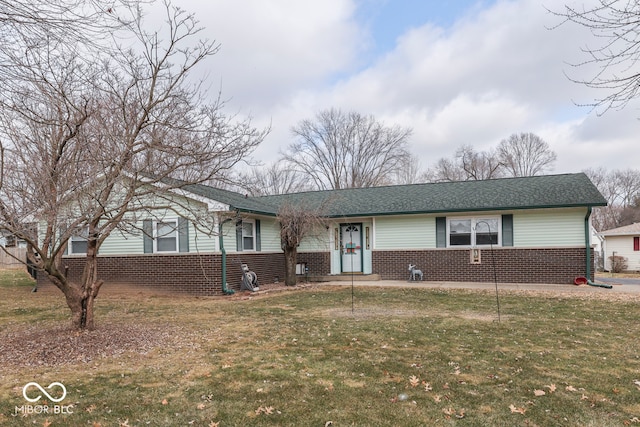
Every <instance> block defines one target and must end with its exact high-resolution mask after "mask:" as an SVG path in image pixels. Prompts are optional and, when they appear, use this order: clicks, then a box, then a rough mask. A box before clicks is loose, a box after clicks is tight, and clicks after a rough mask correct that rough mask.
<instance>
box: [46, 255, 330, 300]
mask: <svg viewBox="0 0 640 427" xmlns="http://www.w3.org/2000/svg"><path fill="white" fill-rule="evenodd" d="M84 262H85V259H84V258H83V257H66V258H64V259H63V264H64V265H66V266H68V267H69V270H68V274H69V277H70V278H71V280H79V279H80V277H81V275H82V268H83V266H84ZM298 262H305V263H307V266H308V267H309V274H310V275H320V274H326V272H328V271H330V265H329V262H330V259H329V253H300V254H298ZM221 263H222V258H221V255H220V254H213V253H208V254H172V255H165V254H163V255H158V254H145V255H122V256H117V255H109V256H100V257H98V271H99V277H100V279H102V280H104V281H105V285H104V286H114V285H115V286H117V285H128V286H139V287H141V288H146V289H153V290H158V291H163V292H178V293H185V294H189V295H202V296H206V295H221V294H222V273H221ZM241 263H244V264H247V265H248V266H249V268H250V269H251V270H252V271H254V272H255V273H256V274H257V275H258V285H259V284H260V283H273V282H274V281H284V255H283V254H282V253H261V252H252V253H247V252H245V253H236V252H234V253H231V254H227V284H228V287H229V288H230V289H234V290H236V291H238V290H240V285H241V283H242V282H241V281H242V272H241V270H240V264H241ZM48 284H49V285H50V283H49V280H48V279H47V278H46V277H45V276H44V275H43V274H42V273H39V274H38V285H39V286H47V285H48Z"/></svg>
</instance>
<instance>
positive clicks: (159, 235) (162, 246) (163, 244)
mask: <svg viewBox="0 0 640 427" xmlns="http://www.w3.org/2000/svg"><path fill="white" fill-rule="evenodd" d="M153 242H154V243H153V244H154V248H153V249H154V252H178V220H177V219H163V220H162V221H155V222H154V224H153Z"/></svg>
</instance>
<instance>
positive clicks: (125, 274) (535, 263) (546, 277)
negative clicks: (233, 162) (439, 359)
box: [38, 248, 595, 296]
mask: <svg viewBox="0 0 640 427" xmlns="http://www.w3.org/2000/svg"><path fill="white" fill-rule="evenodd" d="M592 253H593V252H592ZM494 254H495V274H496V276H497V280H498V282H501V283H557V284H567V283H573V280H574V278H575V277H577V276H584V275H585V250H584V248H548V249H518V248H496V249H494V251H493V253H492V251H491V250H490V249H482V251H481V260H482V262H481V264H471V263H470V255H469V250H468V249H440V250H423V251H419V250H415V251H411V250H403V251H373V273H375V274H379V275H380V277H381V278H382V279H383V280H408V278H409V271H408V269H407V267H408V264H409V263H412V264H416V265H417V266H418V268H420V269H421V270H422V271H423V273H424V280H427V281H446V282H493V281H494V269H493V258H492V257H493V256H494ZM241 262H242V263H245V264H248V265H249V268H250V269H251V270H252V271H254V272H255V273H256V274H257V275H258V284H260V283H263V284H264V283H273V282H274V281H276V280H278V281H284V255H283V254H282V253H261V252H253V253H237V252H234V253H232V254H228V255H227V283H228V285H229V288H230V289H234V290H236V291H237V290H240V285H241V280H242V273H241V270H240V263H241ZM298 262H300V263H306V264H307V267H308V268H309V275H310V276H323V275H328V274H329V272H330V271H331V265H330V254H329V252H306V253H304V252H303V253H299V254H298ZM63 263H64V265H67V266H68V267H69V276H70V278H71V279H72V280H78V279H79V278H80V276H81V274H82V267H83V265H84V258H82V257H67V258H64V259H63ZM593 264H594V262H593V258H592V260H591V265H592V269H591V271H592V274H591V277H590V279H592V280H593V273H594V272H595V269H594V268H593ZM98 269H99V277H100V278H101V279H102V280H104V281H105V286H112V285H133V286H140V287H141V288H147V289H155V290H159V291H168V292H178V293H186V294H189V295H203V296H206V295H221V294H222V281H221V280H222V278H221V255H220V254H212V253H209V254H172V255H158V254H147V255H124V256H100V257H98ZM47 283H48V280H47V279H46V277H44V275H43V274H42V273H40V274H39V275H38V285H39V286H43V285H45V286H46V284H47Z"/></svg>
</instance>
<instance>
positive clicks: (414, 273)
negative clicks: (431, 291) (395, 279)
mask: <svg viewBox="0 0 640 427" xmlns="http://www.w3.org/2000/svg"><path fill="white" fill-rule="evenodd" d="M409 271H410V272H411V276H410V277H409V281H410V282H415V281H416V280H422V270H418V269H417V268H416V266H415V265H413V264H409Z"/></svg>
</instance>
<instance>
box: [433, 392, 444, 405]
mask: <svg viewBox="0 0 640 427" xmlns="http://www.w3.org/2000/svg"><path fill="white" fill-rule="evenodd" d="M433 400H434V401H435V402H436V403H440V402H441V401H442V396H440V395H439V394H436V395H435V396H433Z"/></svg>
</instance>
